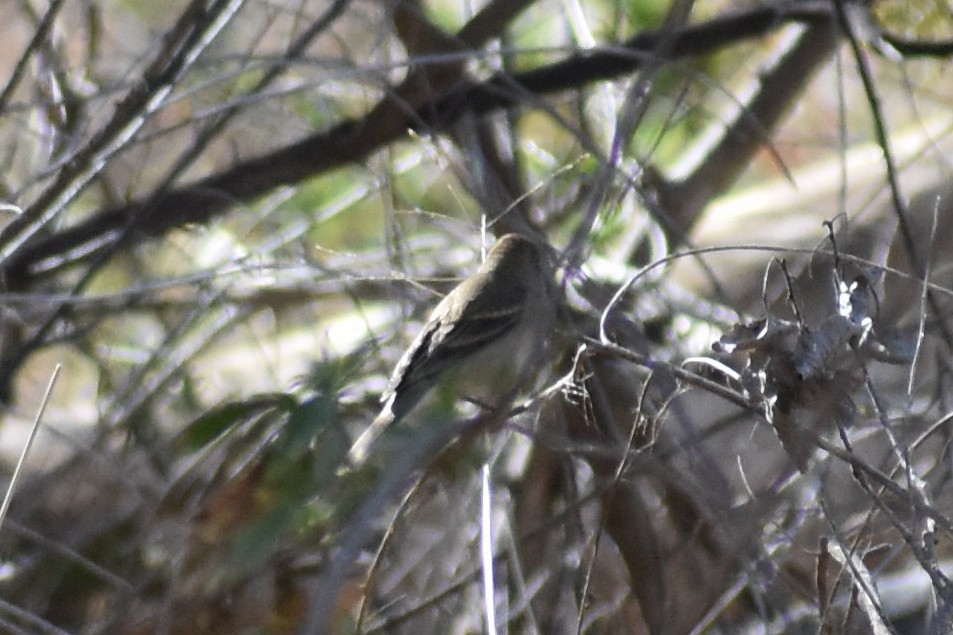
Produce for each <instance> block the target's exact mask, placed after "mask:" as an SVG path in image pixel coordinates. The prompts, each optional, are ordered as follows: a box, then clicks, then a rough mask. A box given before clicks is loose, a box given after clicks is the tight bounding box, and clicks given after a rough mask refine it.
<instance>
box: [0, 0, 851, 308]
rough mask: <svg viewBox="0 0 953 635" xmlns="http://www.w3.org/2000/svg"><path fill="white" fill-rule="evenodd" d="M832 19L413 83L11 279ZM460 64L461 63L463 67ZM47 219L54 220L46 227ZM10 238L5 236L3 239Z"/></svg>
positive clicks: (479, 23) (708, 25)
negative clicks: (454, 130) (402, 150)
mask: <svg viewBox="0 0 953 635" xmlns="http://www.w3.org/2000/svg"><path fill="white" fill-rule="evenodd" d="M503 5H505V6H503ZM523 6H525V3H505V2H504V3H499V2H498V3H491V4H490V5H488V6H487V7H485V8H484V9H483V10H482V11H481V12H480V13H479V14H477V15H476V16H475V17H474V18H473V19H472V20H471V21H470V23H469V24H467V25H466V26H464V27H463V29H461V31H460V33H459V34H458V37H457V39H458V40H459V41H460V43H461V44H462V45H463V46H465V47H471V48H475V47H478V46H480V45H482V44H483V43H485V41H486V40H487V39H489V38H490V37H493V36H494V35H499V34H500V32H494V30H493V28H492V27H493V26H497V27H499V31H502V29H503V27H504V26H505V20H509V19H512V18H513V17H514V16H515V15H516V13H517V12H518V10H519V9H520V8H522V7H523ZM831 11H832V10H831V7H830V5H829V4H828V3H826V2H811V3H804V2H796V3H792V4H791V5H789V6H787V7H784V6H782V7H756V8H753V9H748V10H744V11H739V12H736V13H733V14H730V15H727V16H724V17H720V18H716V19H714V20H710V21H708V22H705V23H702V24H699V25H694V26H689V27H686V28H684V29H678V30H674V31H671V30H665V31H664V32H663V31H647V32H643V33H640V34H639V35H637V36H635V37H634V38H632V39H630V40H629V41H628V42H627V43H626V44H625V45H624V46H620V47H613V48H611V49H601V50H595V51H593V52H587V53H584V54H578V55H573V56H571V57H569V58H568V59H566V60H564V61H562V62H558V63H556V64H552V65H549V66H545V67H542V68H539V69H536V70H533V71H528V72H526V73H520V74H516V75H510V74H498V75H497V76H494V77H492V78H490V79H489V80H487V81H484V82H479V83H467V82H465V83H462V84H461V83H460V82H459V74H458V73H449V72H447V73H444V72H441V73H440V74H439V76H435V75H433V74H430V75H428V76H427V89H428V91H427V93H425V94H422V93H421V92H420V91H419V90H415V87H416V86H417V85H418V81H419V78H418V77H417V76H416V73H411V76H408V78H407V79H406V80H405V81H404V83H403V84H402V85H401V87H399V88H397V89H395V91H394V92H393V93H391V94H389V95H388V96H387V97H385V98H384V100H383V101H381V102H380V103H379V104H378V105H377V106H375V107H374V108H373V109H372V110H371V112H369V113H368V114H367V115H366V116H364V117H362V118H360V119H352V120H347V121H343V122H341V123H339V124H337V125H336V126H334V127H332V128H331V129H329V130H326V131H324V132H320V133H317V134H315V135H312V136H310V137H307V138H305V139H303V140H301V141H299V142H297V143H294V144H292V145H290V146H286V147H283V148H280V149H278V150H275V151H274V152H271V153H269V154H266V155H264V156H261V157H257V158H253V159H249V160H247V161H242V162H238V163H236V164H235V165H233V166H232V167H231V168H229V169H227V170H225V171H223V172H219V173H217V174H213V175H211V176H209V177H206V178H204V179H202V180H200V181H198V182H196V183H194V184H192V185H188V186H184V187H181V188H178V189H171V190H162V191H158V192H156V193H155V194H153V195H152V196H151V197H147V198H145V199H140V200H137V201H132V202H130V203H128V204H125V205H121V206H117V207H113V208H108V209H104V210H101V211H99V212H96V213H94V214H92V215H91V216H90V217H89V218H88V219H86V220H84V221H82V222H80V223H78V224H76V225H74V226H72V227H68V228H66V229H63V230H61V231H59V232H56V233H54V234H52V235H50V236H48V237H43V238H35V239H34V240H32V241H31V242H27V243H25V244H23V243H24V240H22V239H21V240H20V241H18V242H17V243H16V244H15V245H14V246H13V247H15V248H14V249H11V247H10V246H9V245H8V246H7V257H6V258H5V261H4V265H3V274H4V277H5V279H6V281H7V284H8V285H9V286H10V287H11V288H13V289H18V288H23V287H24V286H26V285H27V284H29V282H30V280H31V279H32V278H34V277H36V276H43V275H48V274H49V273H51V272H53V271H56V270H58V269H60V268H62V267H66V266H71V265H75V264H76V263H77V262H80V261H82V260H86V259H88V258H90V257H91V256H93V255H95V254H97V253H101V252H103V251H104V250H106V249H109V248H111V247H114V246H115V245H117V244H122V245H127V246H128V245H131V244H135V243H138V242H142V241H144V240H147V239H149V238H153V237H156V236H161V235H163V234H164V233H165V232H167V231H169V230H170V229H172V228H175V227H180V226H182V225H185V224H190V223H196V224H205V223H207V222H208V221H209V220H211V219H212V218H215V217H216V216H219V215H221V214H223V213H225V212H226V211H227V210H228V209H230V208H231V207H232V205H234V204H235V203H238V202H243V201H249V200H251V199H254V198H255V197H257V196H260V195H262V194H264V193H266V192H268V191H270V190H271V189H273V188H275V187H276V186H278V185H282V184H289V183H297V182H299V181H301V180H303V179H305V178H309V177H313V176H315V175H317V174H321V173H323V172H326V171H328V170H330V169H333V168H337V167H340V166H342V165H347V164H349V163H353V162H356V161H361V160H363V159H365V158H366V157H367V156H368V155H369V154H371V153H372V152H374V151H376V150H379V149H381V148H383V147H385V146H386V145H387V144H389V143H392V142H393V141H396V140H397V139H399V138H401V137H402V136H403V135H404V134H405V133H406V130H407V129H408V128H416V129H430V130H436V131H439V130H444V129H446V128H447V126H449V125H450V124H451V123H453V122H454V121H456V120H457V119H459V117H460V116H461V115H462V114H463V113H464V112H471V113H475V114H483V113H488V112H491V111H495V110H499V109H502V108H506V107H510V106H513V105H516V104H517V103H529V104H532V103H533V102H534V101H535V100H536V99H538V98H539V97H540V96H542V95H546V94H552V93H557V92H560V91H564V90H568V89H571V88H578V87H581V86H585V85H588V84H590V83H592V82H594V81H598V80H602V79H609V78H613V77H618V76H620V75H623V74H625V73H629V72H632V71H635V70H637V69H638V68H640V67H641V66H642V64H643V63H644V60H645V57H646V55H651V54H652V53H653V52H654V51H655V50H656V49H657V47H658V44H659V42H660V41H661V40H662V39H665V40H666V41H668V39H670V40H671V41H670V43H669V44H668V46H669V47H670V48H669V50H670V51H671V57H672V59H676V58H679V57H687V56H692V55H702V54H705V53H711V52H714V51H716V50H718V49H720V48H722V47H724V46H729V45H731V44H736V43H738V42H741V41H744V40H747V39H751V38H755V37H759V36H763V35H765V34H767V33H769V32H772V31H774V30H776V29H778V28H780V27H782V26H785V25H786V24H788V23H790V22H808V23H816V22H821V23H825V22H828V21H830V19H831ZM462 63H463V60H462V59H461V61H460V62H458V63H457V65H462ZM447 68H449V67H447ZM48 203H49V204H52V201H51V200H50V201H48ZM33 208H34V211H33V212H32V215H34V216H35V215H37V214H39V213H41V212H42V211H43V209H41V206H39V205H34V206H33ZM48 216H49V210H46V211H45V212H44V217H48ZM21 224H22V223H21ZM16 229H20V227H18V228H16ZM12 231H13V230H8V231H5V232H4V233H2V234H0V238H3V237H8V236H9V234H10V233H12ZM8 240H9V238H8ZM44 261H46V262H44Z"/></svg>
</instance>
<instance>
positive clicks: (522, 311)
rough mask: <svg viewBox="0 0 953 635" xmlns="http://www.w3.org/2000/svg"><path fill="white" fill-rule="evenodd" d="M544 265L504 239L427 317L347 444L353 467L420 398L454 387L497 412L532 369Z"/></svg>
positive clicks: (543, 333)
mask: <svg viewBox="0 0 953 635" xmlns="http://www.w3.org/2000/svg"><path fill="white" fill-rule="evenodd" d="M552 273H553V272H552V267H551V266H550V264H549V261H548V260H547V258H546V255H545V253H544V251H543V249H542V248H541V246H540V245H537V244H536V243H534V242H533V241H532V240H530V239H528V238H524V237H523V236H520V235H519V234H506V235H505V236H503V237H502V238H500V239H499V240H498V241H496V243H495V244H494V245H493V248H492V249H491V250H490V253H489V254H487V257H486V260H485V261H484V263H483V264H482V265H481V266H480V268H479V270H477V272H476V273H474V274H473V275H472V276H470V277H469V278H467V279H466V280H464V281H463V282H461V283H460V284H459V285H457V286H456V287H455V288H454V289H453V291H451V292H450V293H449V294H448V295H447V296H446V297H445V298H444V299H443V300H442V301H441V302H440V304H438V305H437V307H436V308H435V309H434V310H433V312H432V313H431V314H430V318H429V319H428V320H427V322H426V324H424V326H423V328H422V329H421V331H420V333H419V334H418V335H417V337H416V339H415V340H414V342H413V344H411V345H410V348H408V349H407V351H406V352H405V353H404V354H403V356H402V357H401V358H400V361H399V362H398V363H397V367H396V368H394V372H393V374H392V375H391V378H390V383H389V384H388V386H387V389H386V390H385V391H384V393H383V395H381V401H382V402H383V404H384V407H383V408H382V409H381V412H380V414H379V415H378V416H377V418H376V419H374V421H373V422H372V423H371V425H370V426H369V427H368V428H367V430H365V431H364V432H363V433H362V434H361V435H360V436H359V437H358V439H357V441H355V442H354V444H353V445H352V446H351V449H350V452H349V453H348V458H349V459H350V461H351V463H352V464H359V463H361V462H363V460H364V459H365V458H366V456H367V452H368V450H369V449H370V447H371V445H372V444H373V443H374V441H375V440H376V439H377V438H378V437H379V436H380V435H381V433H382V432H383V431H384V430H385V429H386V428H387V427H388V426H390V425H391V424H393V423H395V422H397V421H399V420H401V419H403V418H404V416H405V415H406V414H407V413H408V412H410V411H411V410H412V409H413V407H414V406H415V405H417V402H419V401H420V400H421V399H422V398H423V397H424V395H426V394H427V392H428V391H429V390H430V389H431V388H433V387H434V386H436V385H438V384H440V383H441V382H443V381H454V382H455V384H454V386H453V387H454V389H455V390H456V393H457V394H459V395H460V396H461V397H465V398H468V399H470V400H473V401H475V402H476V403H478V404H480V405H483V406H487V407H498V406H500V405H502V403H501V402H502V401H503V400H505V399H506V398H512V397H513V396H515V393H516V391H517V390H518V389H519V388H520V387H521V384H523V383H525V381H526V380H527V379H528V377H529V375H530V372H531V370H532V369H531V365H533V364H534V363H538V361H539V360H540V355H541V353H542V350H543V348H544V346H545V343H546V339H547V337H548V335H549V330H550V328H551V326H552V323H553V316H554V314H555V299H554V297H553V295H554V294H553V289H554V283H553V276H552Z"/></svg>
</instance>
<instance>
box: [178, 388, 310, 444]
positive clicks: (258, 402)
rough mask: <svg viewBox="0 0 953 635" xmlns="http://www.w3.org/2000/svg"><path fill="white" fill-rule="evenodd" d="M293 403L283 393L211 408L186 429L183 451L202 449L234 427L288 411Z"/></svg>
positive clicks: (292, 406)
mask: <svg viewBox="0 0 953 635" xmlns="http://www.w3.org/2000/svg"><path fill="white" fill-rule="evenodd" d="M296 405H297V402H296V401H295V399H294V397H292V396H290V395H288V394H285V393H269V394H265V395H258V396H256V397H253V398H251V399H246V400H244V401H231V402H228V403H225V404H222V405H220V406H218V407H216V408H213V409H211V410H209V411H208V412H206V413H205V414H203V415H202V416H201V417H199V418H198V419H196V420H195V421H193V422H192V423H190V424H189V425H188V426H186V428H185V430H184V431H183V432H182V440H183V441H184V442H185V444H186V446H187V448H189V449H191V450H197V449H199V448H202V447H204V446H206V445H208V444H209V443H211V442H212V441H214V440H215V439H217V438H218V437H220V436H221V435H222V434H224V433H225V432H227V431H228V430H229V429H230V428H232V426H234V425H235V424H238V423H242V422H245V421H249V420H250V419H251V418H252V417H256V416H259V415H261V414H263V413H265V412H267V411H268V410H277V411H291V410H292V409H293V408H295V406H296Z"/></svg>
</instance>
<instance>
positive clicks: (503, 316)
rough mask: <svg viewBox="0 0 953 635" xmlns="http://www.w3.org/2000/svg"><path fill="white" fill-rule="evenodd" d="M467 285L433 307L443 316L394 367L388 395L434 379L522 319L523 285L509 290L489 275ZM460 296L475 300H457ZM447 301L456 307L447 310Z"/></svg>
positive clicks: (428, 324)
mask: <svg viewBox="0 0 953 635" xmlns="http://www.w3.org/2000/svg"><path fill="white" fill-rule="evenodd" d="M462 286H469V287H470V288H469V289H466V288H459V287H458V288H457V289H455V290H454V291H453V292H452V293H451V295H452V296H456V297H451V296H447V297H446V298H444V300H443V302H441V306H438V307H437V309H435V310H434V313H433V315H434V316H436V315H441V314H443V315H444V317H443V319H440V320H433V319H431V320H430V321H428V323H427V326H426V328H425V329H424V330H423V331H421V333H420V334H419V335H418V336H417V340H416V341H415V342H414V344H413V345H412V346H411V347H410V348H409V349H408V350H407V352H406V353H405V354H404V358H403V359H401V361H400V363H398V365H397V368H396V369H394V376H393V377H392V378H391V385H390V387H389V389H388V391H387V392H386V393H385V395H388V396H389V394H390V393H392V392H394V391H395V390H397V388H398V387H399V386H401V385H411V384H418V385H421V384H429V383H430V382H429V380H430V379H431V378H433V377H435V376H437V375H440V374H441V373H443V372H444V370H446V369H447V368H448V367H450V366H453V365H454V364H457V363H459V362H460V361H461V360H463V359H466V358H467V357H469V356H470V355H472V354H474V353H476V352H477V351H480V350H482V349H483V348H484V347H485V346H486V345H487V344H489V343H491V342H494V341H496V340H498V339H499V338H501V337H503V336H504V335H505V334H506V333H507V332H509V331H510V330H512V329H513V328H514V327H516V325H518V324H519V321H520V315H521V312H522V311H523V301H524V298H523V297H522V296H523V294H522V292H521V290H514V291H515V292H513V293H509V294H506V289H505V288H501V287H502V285H498V284H494V280H493V279H492V278H489V277H476V278H473V279H470V280H467V281H465V282H464V283H463V285H462ZM474 286H475V287H477V288H476V289H474V288H473V287H474ZM509 289H512V287H509ZM507 296H508V297H507ZM459 297H469V298H470V300H469V302H465V303H461V304H456V302H457V301H458V298H459ZM444 303H447V304H448V305H449V306H450V307H451V310H449V311H446V310H444Z"/></svg>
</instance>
